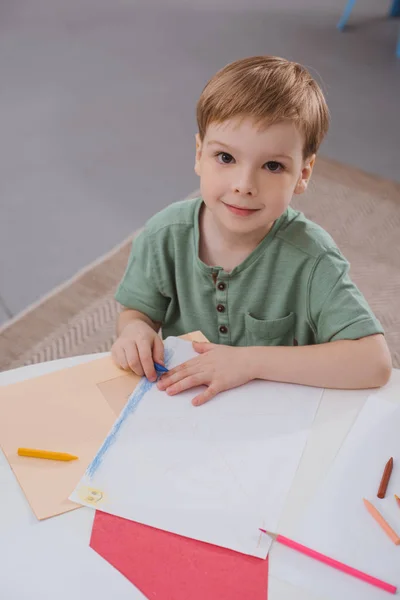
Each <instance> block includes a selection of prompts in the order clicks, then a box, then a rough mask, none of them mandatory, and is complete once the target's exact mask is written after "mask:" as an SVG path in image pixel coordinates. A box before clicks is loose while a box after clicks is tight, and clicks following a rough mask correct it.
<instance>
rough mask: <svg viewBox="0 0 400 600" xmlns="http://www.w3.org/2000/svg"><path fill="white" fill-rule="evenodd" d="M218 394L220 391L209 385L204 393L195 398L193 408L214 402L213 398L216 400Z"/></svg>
mask: <svg viewBox="0 0 400 600" xmlns="http://www.w3.org/2000/svg"><path fill="white" fill-rule="evenodd" d="M217 394H218V390H216V389H215V388H214V387H213V386H212V385H209V386H208V388H207V389H206V390H205V391H204V392H202V393H201V394H198V395H197V396H195V397H194V398H193V400H192V404H193V406H201V405H202V404H205V403H206V402H209V401H210V400H212V398H215V396H216V395H217Z"/></svg>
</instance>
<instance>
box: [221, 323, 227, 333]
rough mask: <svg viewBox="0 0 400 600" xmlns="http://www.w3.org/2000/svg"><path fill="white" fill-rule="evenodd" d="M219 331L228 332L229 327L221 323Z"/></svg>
mask: <svg viewBox="0 0 400 600" xmlns="http://www.w3.org/2000/svg"><path fill="white" fill-rule="evenodd" d="M219 332H220V333H228V328H227V327H225V325H221V327H220V328H219Z"/></svg>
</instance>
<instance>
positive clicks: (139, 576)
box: [90, 511, 268, 600]
mask: <svg viewBox="0 0 400 600" xmlns="http://www.w3.org/2000/svg"><path fill="white" fill-rule="evenodd" d="M90 546H91V547H92V548H93V549H94V550H95V551H96V552H97V553H98V554H100V555H101V556H102V557H103V558H104V559H105V560H107V561H108V562H109V563H110V564H111V565H113V566H114V567H115V568H116V569H117V570H118V571H120V573H122V574H123V575H124V576H125V577H126V578H127V579H129V581H131V582H132V583H133V584H134V585H135V586H136V587H137V588H138V589H139V590H140V591H141V592H142V593H143V594H144V595H145V596H146V597H147V598H149V599H150V600H189V599H190V600H267V589H268V559H267V560H262V559H260V558H255V557H252V556H247V555H245V554H239V553H238V552H233V551H232V550H227V549H225V548H220V547H218V546H213V545H211V544H205V543H203V542H198V541H196V540H192V539H189V538H185V537H181V536H178V535H175V534H172V533H168V532H166V531H161V530H159V529H153V528H152V527H148V526H146V525H141V524H139V523H135V522H133V521H128V520H126V519H122V518H120V517H115V516H113V515H109V514H106V513H103V512H100V511H96V515H95V519H94V523H93V529H92V537H91V541H90Z"/></svg>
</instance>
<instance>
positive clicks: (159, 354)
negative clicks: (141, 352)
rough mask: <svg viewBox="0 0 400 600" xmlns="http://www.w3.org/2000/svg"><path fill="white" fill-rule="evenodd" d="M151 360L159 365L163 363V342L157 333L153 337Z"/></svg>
mask: <svg viewBox="0 0 400 600" xmlns="http://www.w3.org/2000/svg"><path fill="white" fill-rule="evenodd" d="M153 360H154V362H156V363H159V364H160V365H164V344H163V341H162V339H161V338H160V336H158V335H157V336H156V337H155V338H154V344H153Z"/></svg>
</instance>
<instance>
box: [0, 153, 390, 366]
mask: <svg viewBox="0 0 400 600" xmlns="http://www.w3.org/2000/svg"><path fill="white" fill-rule="evenodd" d="M193 195H196V194H193ZM293 206H294V207H295V208H297V209H299V210H301V211H303V212H304V213H305V215H306V216H307V217H309V218H310V219H312V220H313V221H315V222H316V223H319V224H320V225H322V227H324V228H325V229H326V230H327V231H328V232H329V233H330V234H331V235H332V237H333V238H334V240H335V241H336V243H337V244H338V246H339V248H340V249H341V250H342V252H343V253H344V255H345V256H346V258H347V259H348V260H349V261H350V264H351V276H352V279H353V281H354V282H355V283H356V284H357V285H358V286H359V288H360V289H361V291H362V292H363V293H364V295H365V296H366V298H367V300H368V302H369V303H370V305H371V307H372V309H373V311H374V312H375V314H376V315H377V317H378V319H379V320H380V321H381V323H382V324H383V326H384V328H385V331H386V339H387V342H388V344H389V347H390V350H391V353H392V358H393V365H394V366H395V367H397V368H400V184H397V183H394V182H390V181H385V180H383V179H379V178H376V177H373V176H371V175H367V174H366V173H363V172H361V171H358V170H357V169H353V168H350V167H347V166H344V165H341V164H338V163H336V162H333V161H330V160H326V159H321V158H320V159H319V160H318V162H317V165H316V168H315V172H314V175H313V179H312V182H311V185H310V187H309V190H308V192H307V194H305V195H303V196H298V197H295V199H294V201H293ZM133 235H135V234H133ZM132 237H133V236H131V237H130V238H129V239H127V240H125V241H124V242H123V243H122V244H121V245H120V246H118V247H117V248H115V249H114V250H112V251H111V252H110V253H109V254H107V255H106V256H104V257H102V258H101V259H99V260H98V261H96V262H95V263H94V264H92V265H89V266H88V267H87V268H86V269H84V270H83V271H81V272H79V273H78V274H77V275H76V276H75V277H74V278H73V279H71V280H70V281H68V282H66V283H65V284H63V285H62V286H60V287H59V288H57V289H55V290H54V291H53V292H52V293H51V294H49V295H48V296H46V297H45V298H43V299H42V300H41V301H40V302H38V303H37V304H35V305H34V306H32V307H30V308H29V309H28V310H26V311H25V312H24V313H22V314H20V315H19V316H17V317H16V318H15V319H13V320H12V321H10V322H8V323H6V325H5V326H4V327H3V328H2V329H1V330H0V370H5V369H12V368H15V367H18V366H22V365H27V364H31V363H37V362H42V361H47V360H54V359H57V358H64V357H67V356H74V355H79V354H88V353H92V352H103V351H107V350H109V349H110V347H111V345H112V343H113V341H114V339H115V321H116V316H117V313H118V310H119V309H118V306H117V303H116V302H115V300H114V298H113V295H114V292H115V289H116V287H117V285H118V283H119V281H120V279H121V277H122V275H123V272H124V270H125V267H126V263H127V260H128V256H129V251H130V245H131V241H132Z"/></svg>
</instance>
